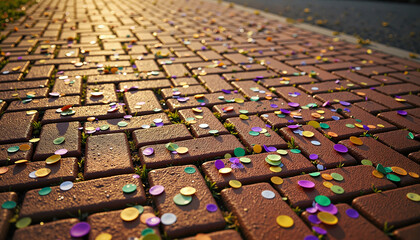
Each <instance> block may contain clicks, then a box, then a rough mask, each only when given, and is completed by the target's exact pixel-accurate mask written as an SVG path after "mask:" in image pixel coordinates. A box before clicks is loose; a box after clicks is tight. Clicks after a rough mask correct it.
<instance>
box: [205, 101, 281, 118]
mask: <svg viewBox="0 0 420 240" xmlns="http://www.w3.org/2000/svg"><path fill="white" fill-rule="evenodd" d="M229 107H233V110H231V111H226V109H229ZM281 108H286V109H288V108H289V106H287V105H286V102H285V101H284V100H283V99H281V98H273V99H271V100H261V101H257V102H254V101H249V102H243V103H226V104H221V105H215V106H214V107H213V111H215V112H218V113H220V116H221V118H222V119H226V118H229V117H238V116H239V115H240V114H244V113H245V112H247V113H246V115H254V114H258V113H268V112H272V111H275V110H278V109H281ZM244 111H245V112H244ZM241 112H244V113H241Z"/></svg>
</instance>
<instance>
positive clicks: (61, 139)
mask: <svg viewBox="0 0 420 240" xmlns="http://www.w3.org/2000/svg"><path fill="white" fill-rule="evenodd" d="M65 140H66V138H65V137H58V138H56V139H54V140H53V143H54V144H55V145H59V144H62V143H63V142H64V141H65Z"/></svg>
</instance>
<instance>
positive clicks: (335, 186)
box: [330, 185, 344, 194]
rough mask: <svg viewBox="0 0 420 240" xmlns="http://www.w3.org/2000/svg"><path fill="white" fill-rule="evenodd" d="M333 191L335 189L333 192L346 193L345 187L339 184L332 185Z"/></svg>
mask: <svg viewBox="0 0 420 240" xmlns="http://www.w3.org/2000/svg"><path fill="white" fill-rule="evenodd" d="M330 189H331V191H333V193H335V194H343V193H344V189H343V188H342V187H340V186H337V185H333V186H331V188H330Z"/></svg>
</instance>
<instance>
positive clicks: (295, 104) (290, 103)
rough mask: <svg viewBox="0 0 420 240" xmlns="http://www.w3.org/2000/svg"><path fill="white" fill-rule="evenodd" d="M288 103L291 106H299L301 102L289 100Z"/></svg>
mask: <svg viewBox="0 0 420 240" xmlns="http://www.w3.org/2000/svg"><path fill="white" fill-rule="evenodd" d="M287 105H289V106H290V107H299V103H296V102H289V103H288V104H287Z"/></svg>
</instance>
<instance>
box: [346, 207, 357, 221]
mask: <svg viewBox="0 0 420 240" xmlns="http://www.w3.org/2000/svg"><path fill="white" fill-rule="evenodd" d="M346 214H347V216H349V217H351V218H354V219H356V218H358V217H359V213H358V212H357V211H356V210H354V209H352V208H349V209H347V210H346Z"/></svg>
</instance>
